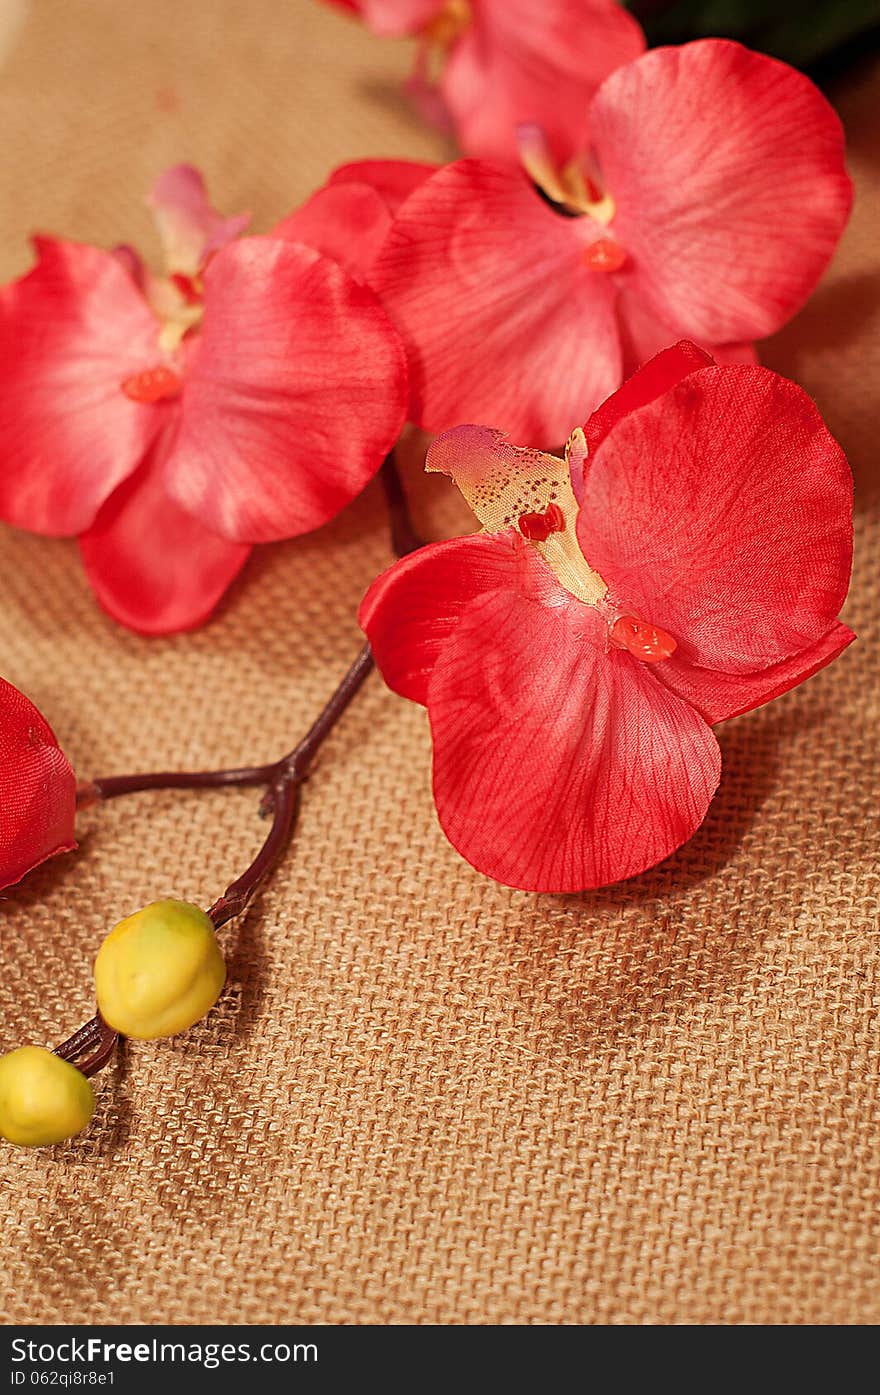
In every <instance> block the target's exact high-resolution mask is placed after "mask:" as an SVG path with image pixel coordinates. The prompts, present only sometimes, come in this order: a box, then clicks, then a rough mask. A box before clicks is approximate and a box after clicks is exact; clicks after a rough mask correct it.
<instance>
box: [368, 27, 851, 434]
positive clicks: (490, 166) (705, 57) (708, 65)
mask: <svg viewBox="0 0 880 1395" xmlns="http://www.w3.org/2000/svg"><path fill="white" fill-rule="evenodd" d="M589 129H590V138H591V146H590V149H589V150H588V151H586V152H585V153H583V154H582V156H581V157H580V158H579V159H578V160H577V161H575V162H573V163H572V164H570V165H569V166H568V167H566V168H565V169H564V170H561V171H557V170H556V168H555V167H554V165H553V163H552V161H551V159H550V156H549V153H548V151H547V149H546V145H545V144H544V143H543V141H542V140H541V137H540V133H539V132H537V131H536V130H535V129H534V128H532V129H530V130H526V131H524V132H523V133H522V135H523V140H524V151H523V153H524V159H525V163H526V167H527V170H528V171H529V174H530V176H531V179H527V178H525V177H524V175H523V173H522V172H521V171H520V170H518V169H515V168H514V167H513V166H510V165H501V164H494V163H489V162H484V161H474V160H464V161H460V162H458V163H456V164H453V165H450V166H447V167H446V168H445V169H442V170H440V171H439V172H438V173H437V174H435V175H433V176H432V177H431V178H429V179H428V180H426V181H425V182H424V183H423V184H422V185H421V186H420V187H419V188H417V189H416V190H415V192H414V193H413V194H412V196H411V197H410V198H409V199H407V201H406V202H405V203H404V205H403V207H402V208H401V209H400V212H399V213H398V215H397V218H396V219H395V223H394V226H393V228H392V231H391V234H390V236H389V238H388V241H387V242H386V244H385V247H384V249H383V250H382V252H381V253H380V256H379V258H378V261H377V263H376V270H375V273H374V275H373V277H372V278H371V281H370V284H371V285H373V286H374V287H375V289H376V290H377V291H378V293H379V295H380V296H381V298H382V300H383V301H384V303H385V304H386V305H387V307H388V309H389V311H390V313H391V315H392V317H393V318H394V320H395V322H396V323H397V325H398V327H399V328H400V330H401V332H402V334H403V337H404V340H405V342H406V345H407V351H408V354H409V360H410V377H411V385H412V395H413V400H412V403H411V408H410V412H411V416H412V418H413V419H414V420H415V421H416V423H417V424H418V425H420V426H422V427H424V428H425V429H426V430H428V431H431V432H437V431H442V430H444V429H446V428H447V427H449V426H452V425H454V424H455V423H456V422H460V421H466V420H470V421H480V420H486V421H495V422H497V423H498V425H499V426H501V427H503V428H504V429H505V430H509V431H511V432H514V433H515V434H517V435H519V436H521V437H523V438H524V439H527V440H534V441H538V442H541V443H542V444H543V445H545V446H547V445H550V446H552V445H556V444H558V442H560V441H561V440H563V439H564V435H565V432H566V430H567V429H568V424H569V423H570V422H571V421H572V420H575V419H576V418H577V415H578V414H579V413H580V412H582V411H583V409H584V406H585V404H586V405H587V406H595V405H596V404H598V403H599V402H601V401H602V400H603V398H604V397H606V396H607V395H608V393H610V392H612V391H613V390H614V388H615V387H617V386H618V384H619V383H620V382H621V380H622V379H623V377H625V376H626V374H627V373H630V372H632V371H633V370H634V369H635V367H636V366H637V364H638V363H640V362H643V361H644V360H645V359H646V358H648V357H650V356H651V355H652V354H654V353H656V352H658V351H659V350H660V349H661V348H663V347H664V346H665V345H667V344H669V343H672V342H674V341H675V340H676V339H679V338H682V337H687V338H690V339H692V340H695V341H697V342H699V343H701V344H703V345H704V346H705V347H707V348H709V349H710V350H711V351H712V352H713V354H715V356H716V357H717V358H718V359H719V360H722V361H738V360H746V361H747V360H749V359H752V360H753V359H754V355H753V353H752V351H751V350H750V348H749V347H748V345H749V341H752V340H754V339H760V338H763V337H764V336H765V335H768V334H772V333H774V332H775V331H776V330H777V329H779V328H780V326H781V325H783V324H784V323H785V321H786V320H787V319H788V318H789V317H790V316H791V315H792V314H794V312H795V311H796V310H797V309H798V308H799V306H800V305H801V304H802V303H803V302H804V300H805V299H806V298H807V296H808V295H809V294H810V292H811V291H812V290H813V288H814V286H815V285H816V282H817V281H818V279H819V277H820V276H821V274H822V272H823V270H824V268H825V266H826V265H827V263H828V261H829V259H830V257H831V255H832V253H833V251H834V248H835V245H836V243H837V240H838V238H839V237H840V234H841V231H842V230H843V227H844V225H845V223H846V219H847V215H848V213H849V208H850V202H851V185H850V181H849V178H848V177H847V174H846V170H845V167H844V158H843V157H844V150H843V134H842V131H841V126H840V122H839V120H838V119H837V116H836V115H835V113H834V112H833V111H832V109H831V107H830V106H829V105H828V103H827V102H826V101H825V99H824V97H822V96H821V94H820V93H819V92H818V90H817V89H816V88H815V87H814V86H813V84H812V83H811V82H810V81H809V80H808V79H807V78H806V77H804V76H803V75H802V74H801V73H798V72H795V71H794V69H792V68H789V67H787V66H786V65H785V64H783V63H779V62H777V61H776V60H775V59H772V58H767V57H764V56H763V55H761V54H756V53H751V52H750V51H749V50H748V49H745V48H743V47H741V46H740V45H739V44H735V43H730V42H727V41H722V40H714V39H707V40H703V41H699V42H696V43H691V44H686V45H684V46H683V47H681V48H661V49H654V50H652V51H651V52H649V53H646V54H644V55H643V56H642V57H640V58H637V59H636V60H635V61H634V62H632V63H629V64H627V65H626V66H625V67H623V68H619V69H618V70H617V71H616V72H615V73H612V75H611V76H610V77H609V78H607V79H606V81H605V82H604V83H603V85H602V87H601V88H600V89H599V92H598V93H597V95H596V97H595V99H594V101H593V103H592V105H591V107H590V110H589ZM536 186H537V187H536Z"/></svg>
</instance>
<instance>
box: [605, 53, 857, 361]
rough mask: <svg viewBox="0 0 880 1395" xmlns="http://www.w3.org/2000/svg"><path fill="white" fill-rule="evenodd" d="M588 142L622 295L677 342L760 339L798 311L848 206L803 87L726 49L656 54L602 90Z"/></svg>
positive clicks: (833, 132)
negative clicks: (609, 202) (627, 265)
mask: <svg viewBox="0 0 880 1395" xmlns="http://www.w3.org/2000/svg"><path fill="white" fill-rule="evenodd" d="M590 131H591V138H592V141H593V145H594V149H595V153H596V157H597V159H598V162H599V165H600V167H601V170H602V177H603V180H604V182H605V184H606V187H607V189H608V191H609V192H610V194H611V195H612V197H613V199H614V201H615V204H616V215H615V218H614V221H613V225H612V226H613V230H614V233H615V236H616V237H617V239H618V240H619V242H620V243H621V244H622V246H623V247H624V248H625V249H626V251H627V252H628V253H629V256H630V259H631V264H632V271H631V273H630V274H629V276H628V279H627V284H628V286H629V288H630V289H631V290H632V292H633V293H634V295H635V296H636V297H637V298H640V299H641V300H642V301H643V302H644V304H645V306H646V308H648V309H649V310H650V311H651V313H652V314H654V315H656V316H657V318H658V319H660V320H661V321H662V322H663V323H664V324H667V325H669V326H670V336H669V337H670V338H675V337H677V336H679V335H681V334H686V335H688V336H689V337H690V338H692V339H695V340H697V341H698V342H699V343H701V344H703V345H706V346H710V345H713V344H721V343H726V342H732V341H737V340H747V341H748V340H751V339H757V338H762V337H763V336H764V335H767V334H772V333H773V332H774V330H777V329H779V328H780V326H781V325H782V324H784V323H785V321H786V320H787V319H789V317H790V316H791V315H792V314H793V313H794V311H795V310H797V309H798V307H799V306H800V305H801V304H803V302H804V300H806V298H807V296H808V295H809V294H810V292H811V291H812V289H813V287H814V286H815V284H816V282H817V281H818V279H819V277H820V276H821V274H822V272H823V271H824V269H825V267H826V265H827V263H828V261H829V259H830V257H831V254H832V252H833V251H834V248H835V246H836V244H837V240H838V238H839V237H840V234H841V232H842V230H843V227H844V224H845V223H846V219H847V215H848V213H849V208H850V203H851V199H852V190H851V185H850V181H849V179H848V177H847V174H846V170H845V168H844V163H843V134H842V130H841V125H840V121H839V120H838V118H837V116H836V115H835V113H834V111H833V110H832V108H831V106H830V105H829V104H828V102H827V101H826V100H825V98H824V97H823V96H822V95H821V93H820V92H819V91H818V90H817V89H816V88H815V87H814V86H813V84H812V83H811V82H810V81H809V79H808V78H806V77H804V76H803V74H801V73H798V72H796V71H795V70H794V69H793V68H789V67H788V66H787V65H786V64H784V63H780V62H777V60H776V59H773V58H768V57H766V56H765V55H763V54H758V53H752V52H750V51H749V50H748V49H745V48H743V47H741V45H739V44H736V43H732V42H729V41H727V40H721V39H704V40H698V41H697V42H695V43H689V44H684V45H683V46H681V47H678V48H658V49H653V50H651V51H650V52H648V53H646V54H644V55H643V56H642V57H641V58H638V59H637V60H636V61H635V62H633V63H628V64H627V65H626V66H625V67H622V68H618V70H617V71H616V72H615V73H612V75H611V76H610V77H609V78H607V79H606V81H605V82H604V83H603V85H602V87H601V88H600V90H599V92H598V93H597V95H596V97H595V99H594V101H593V104H592V106H591V109H590Z"/></svg>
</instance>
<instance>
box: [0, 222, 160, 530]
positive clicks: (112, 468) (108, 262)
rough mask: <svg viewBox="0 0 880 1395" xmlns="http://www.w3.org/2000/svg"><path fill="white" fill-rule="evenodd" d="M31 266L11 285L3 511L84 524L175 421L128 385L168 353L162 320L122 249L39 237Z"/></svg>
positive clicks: (27, 522) (5, 322)
mask: <svg viewBox="0 0 880 1395" xmlns="http://www.w3.org/2000/svg"><path fill="white" fill-rule="evenodd" d="M37 251H38V254H39V261H38V263H37V265H36V266H35V267H34V268H33V270H32V271H30V272H28V274H27V275H26V276H23V277H22V278H21V279H20V280H18V281H14V282H12V284H11V285H9V286H6V287H4V288H3V290H2V291H0V359H2V362H3V393H2V396H0V439H2V442H3V468H2V470H0V517H2V518H4V519H5V520H6V521H7V522H8V523H14V524H15V525H16V526H18V527H20V528H28V529H30V530H31V531H32V532H36V533H47V534H52V535H68V534H75V533H81V532H82V531H83V529H84V528H87V527H88V526H89V525H90V523H91V522H92V520H93V519H94V517H95V514H96V513H97V511H98V509H99V508H100V506H101V504H102V503H103V502H104V500H105V499H106V498H107V497H108V496H109V495H110V494H111V493H112V492H113V490H114V489H115V488H116V487H117V485H119V484H120V483H121V481H122V480H124V479H125V477H126V476H127V475H129V474H130V473H131V471H132V470H134V469H135V468H136V466H137V465H138V463H139V461H140V460H141V459H142V458H143V456H144V454H145V453H146V451H147V450H148V449H149V446H150V444H151V442H152V440H153V438H154V437H155V436H156V434H157V432H158V431H159V430H160V428H161V427H162V425H163V424H164V422H165V420H166V409H165V408H164V407H162V406H144V405H142V404H140V403H136V402H133V401H131V400H130V399H129V398H128V397H126V395H125V394H124V393H123V391H122V386H121V385H122V383H123V381H124V380H125V379H127V378H128V377H131V376H133V375H135V374H137V373H138V372H141V371H143V370H144V369H148V368H151V367H153V366H155V365H156V364H157V363H158V362H159V361H160V360H161V358H162V355H161V353H160V351H159V346H158V337H159V326H158V324H157V322H156V320H155V319H154V317H153V315H152V314H151V313H150V311H149V309H148V308H147V305H146V304H145V302H144V300H143V297H142V296H141V295H140V293H139V292H138V289H137V287H136V286H135V284H134V282H133V281H132V279H131V276H130V274H129V272H128V270H127V269H126V268H125V266H124V265H123V263H122V261H121V259H120V258H118V257H117V256H115V255H114V254H113V253H111V252H101V251H99V250H98V249H97V248H94V247H86V246H83V245H81V244H79V243H74V242H60V241H55V240H53V239H49V238H40V239H39V240H38V241H37Z"/></svg>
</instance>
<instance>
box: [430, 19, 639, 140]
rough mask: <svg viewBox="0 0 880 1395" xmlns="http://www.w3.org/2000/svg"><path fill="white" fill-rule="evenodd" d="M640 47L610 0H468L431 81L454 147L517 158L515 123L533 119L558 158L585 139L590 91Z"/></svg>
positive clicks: (634, 29) (635, 31) (631, 25)
mask: <svg viewBox="0 0 880 1395" xmlns="http://www.w3.org/2000/svg"><path fill="white" fill-rule="evenodd" d="M644 47H645V36H644V34H643V33H642V31H641V29H640V28H639V25H638V24H637V22H636V21H635V19H633V17H632V15H629V14H627V12H626V10H624V9H623V7H622V6H621V5H619V4H617V3H616V0H542V3H541V4H540V5H538V6H537V7H536V5H535V0H474V3H473V22H472V24H471V26H470V27H469V28H467V29H465V30H464V32H463V33H462V34H461V36H460V38H459V39H458V40H457V42H456V43H455V44H453V47H452V50H451V52H450V54H449V58H448V60H447V63H446V67H445V69H444V72H443V76H442V78H441V81H440V90H441V91H442V93H443V96H444V98H445V100H446V104H447V106H448V107H449V110H450V112H451V113H452V117H453V120H454V122H455V126H456V131H457V134H458V140H459V144H460V145H461V148H462V149H463V150H464V151H465V152H466V153H467V154H469V155H479V156H483V157H486V158H489V159H507V160H513V161H517V160H518V151H517V145H516V127H517V125H518V124H519V123H520V122H525V121H529V122H537V123H538V124H539V125H540V126H542V127H543V128H544V131H545V133H546V135H547V139H548V141H549V144H550V148H551V150H552V152H553V154H554V156H555V158H556V160H557V161H558V162H559V163H560V164H565V163H567V162H568V160H570V159H571V158H572V156H573V155H575V154H576V153H577V152H579V151H580V150H582V149H583V147H584V145H585V144H586V140H587V134H588V129H589V102H590V98H591V97H592V95H593V93H594V92H595V91H596V89H597V87H598V86H599V84H600V83H601V82H602V81H603V79H604V78H606V77H607V76H608V74H609V73H611V72H613V71H614V69H615V68H617V67H619V65H620V64H621V63H628V62H629V61H630V59H633V58H636V57H638V55H639V54H640V53H641V52H642V51H643V49H644Z"/></svg>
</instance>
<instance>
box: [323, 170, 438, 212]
mask: <svg viewBox="0 0 880 1395" xmlns="http://www.w3.org/2000/svg"><path fill="white" fill-rule="evenodd" d="M438 169H440V166H439V165H429V164H426V163H425V162H424V161H421V160H352V161H351V162H350V163H349V164H347V165H340V166H339V168H338V169H335V170H334V171H333V173H332V174H331V175H330V178H329V179H328V180H327V183H328V185H330V186H331V187H332V186H334V185H336V184H369V186H370V188H371V189H375V191H376V193H377V194H378V195H379V196H380V198H382V199H383V200H384V202H385V206H386V208H387V209H388V211H389V213H396V212H397V210H398V209H399V208H400V205H401V204H402V203H403V202H404V200H405V199H408V198H409V196H410V194H411V193H412V192H413V191H414V190H415V189H418V187H419V185H420V184H424V182H425V180H426V179H428V178H430V176H431V175H432V174H436V173H437V171H438Z"/></svg>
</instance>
